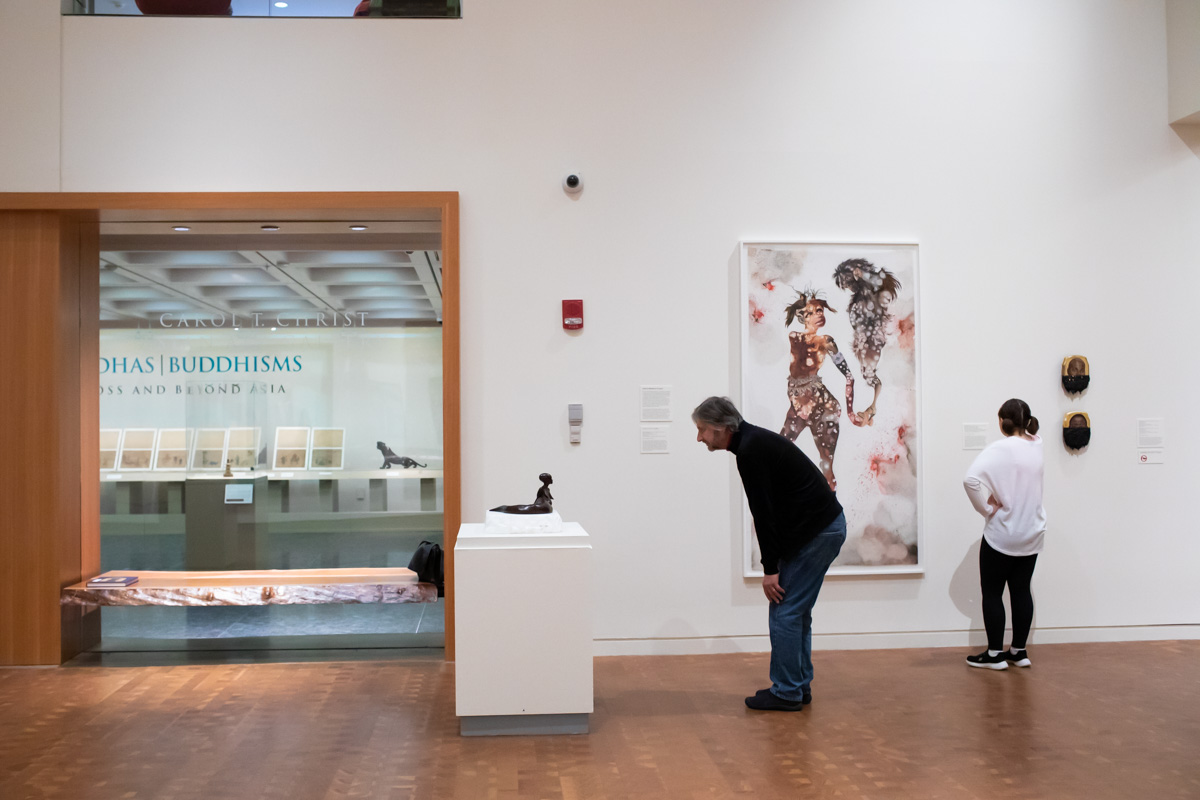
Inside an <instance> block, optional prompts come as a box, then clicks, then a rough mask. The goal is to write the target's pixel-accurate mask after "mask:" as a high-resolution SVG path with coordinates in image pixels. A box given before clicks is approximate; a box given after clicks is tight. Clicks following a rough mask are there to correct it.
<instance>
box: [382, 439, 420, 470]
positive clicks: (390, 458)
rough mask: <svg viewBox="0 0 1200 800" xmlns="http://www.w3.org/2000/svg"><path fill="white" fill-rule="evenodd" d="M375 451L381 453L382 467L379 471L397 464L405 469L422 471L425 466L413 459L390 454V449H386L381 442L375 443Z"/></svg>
mask: <svg viewBox="0 0 1200 800" xmlns="http://www.w3.org/2000/svg"><path fill="white" fill-rule="evenodd" d="M375 449H376V450H378V451H379V452H380V453H383V466H381V467H380V469H391V468H392V464H398V465H399V466H401V467H404V468H405V469H409V468H411V467H421V468H422V469H424V468H425V466H426V465H425V464H419V463H417V460H416V459H415V458H409V457H408V456H398V455H396V454H395V453H394V452H392V448H390V447H388V446H387V445H386V444H384V443H383V442H376V443H375Z"/></svg>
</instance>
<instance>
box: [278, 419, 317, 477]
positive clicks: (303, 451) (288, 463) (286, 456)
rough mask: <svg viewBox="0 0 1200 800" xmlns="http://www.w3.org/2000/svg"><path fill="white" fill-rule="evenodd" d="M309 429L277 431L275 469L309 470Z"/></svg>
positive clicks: (281, 429) (283, 429)
mask: <svg viewBox="0 0 1200 800" xmlns="http://www.w3.org/2000/svg"><path fill="white" fill-rule="evenodd" d="M309 431H310V429H309V428H276V429H275V461H274V462H273V463H274V468H275V469H308V439H309Z"/></svg>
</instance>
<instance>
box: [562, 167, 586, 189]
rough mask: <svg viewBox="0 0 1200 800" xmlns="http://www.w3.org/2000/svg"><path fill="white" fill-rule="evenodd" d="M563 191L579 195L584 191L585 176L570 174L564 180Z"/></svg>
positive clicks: (576, 173)
mask: <svg viewBox="0 0 1200 800" xmlns="http://www.w3.org/2000/svg"><path fill="white" fill-rule="evenodd" d="M563 191H564V192H566V193H567V194H579V193H580V192H582V191H583V175H582V173H579V172H568V173H567V177H565V178H563Z"/></svg>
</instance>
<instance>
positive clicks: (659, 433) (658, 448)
mask: <svg viewBox="0 0 1200 800" xmlns="http://www.w3.org/2000/svg"><path fill="white" fill-rule="evenodd" d="M670 434H671V426H670V425H643V426H642V452H643V453H669V452H670V451H671V450H670Z"/></svg>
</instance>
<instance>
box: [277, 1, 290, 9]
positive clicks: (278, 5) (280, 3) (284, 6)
mask: <svg viewBox="0 0 1200 800" xmlns="http://www.w3.org/2000/svg"><path fill="white" fill-rule="evenodd" d="M275 7H276V8H287V3H283V2H279V3H276V4H275Z"/></svg>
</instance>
